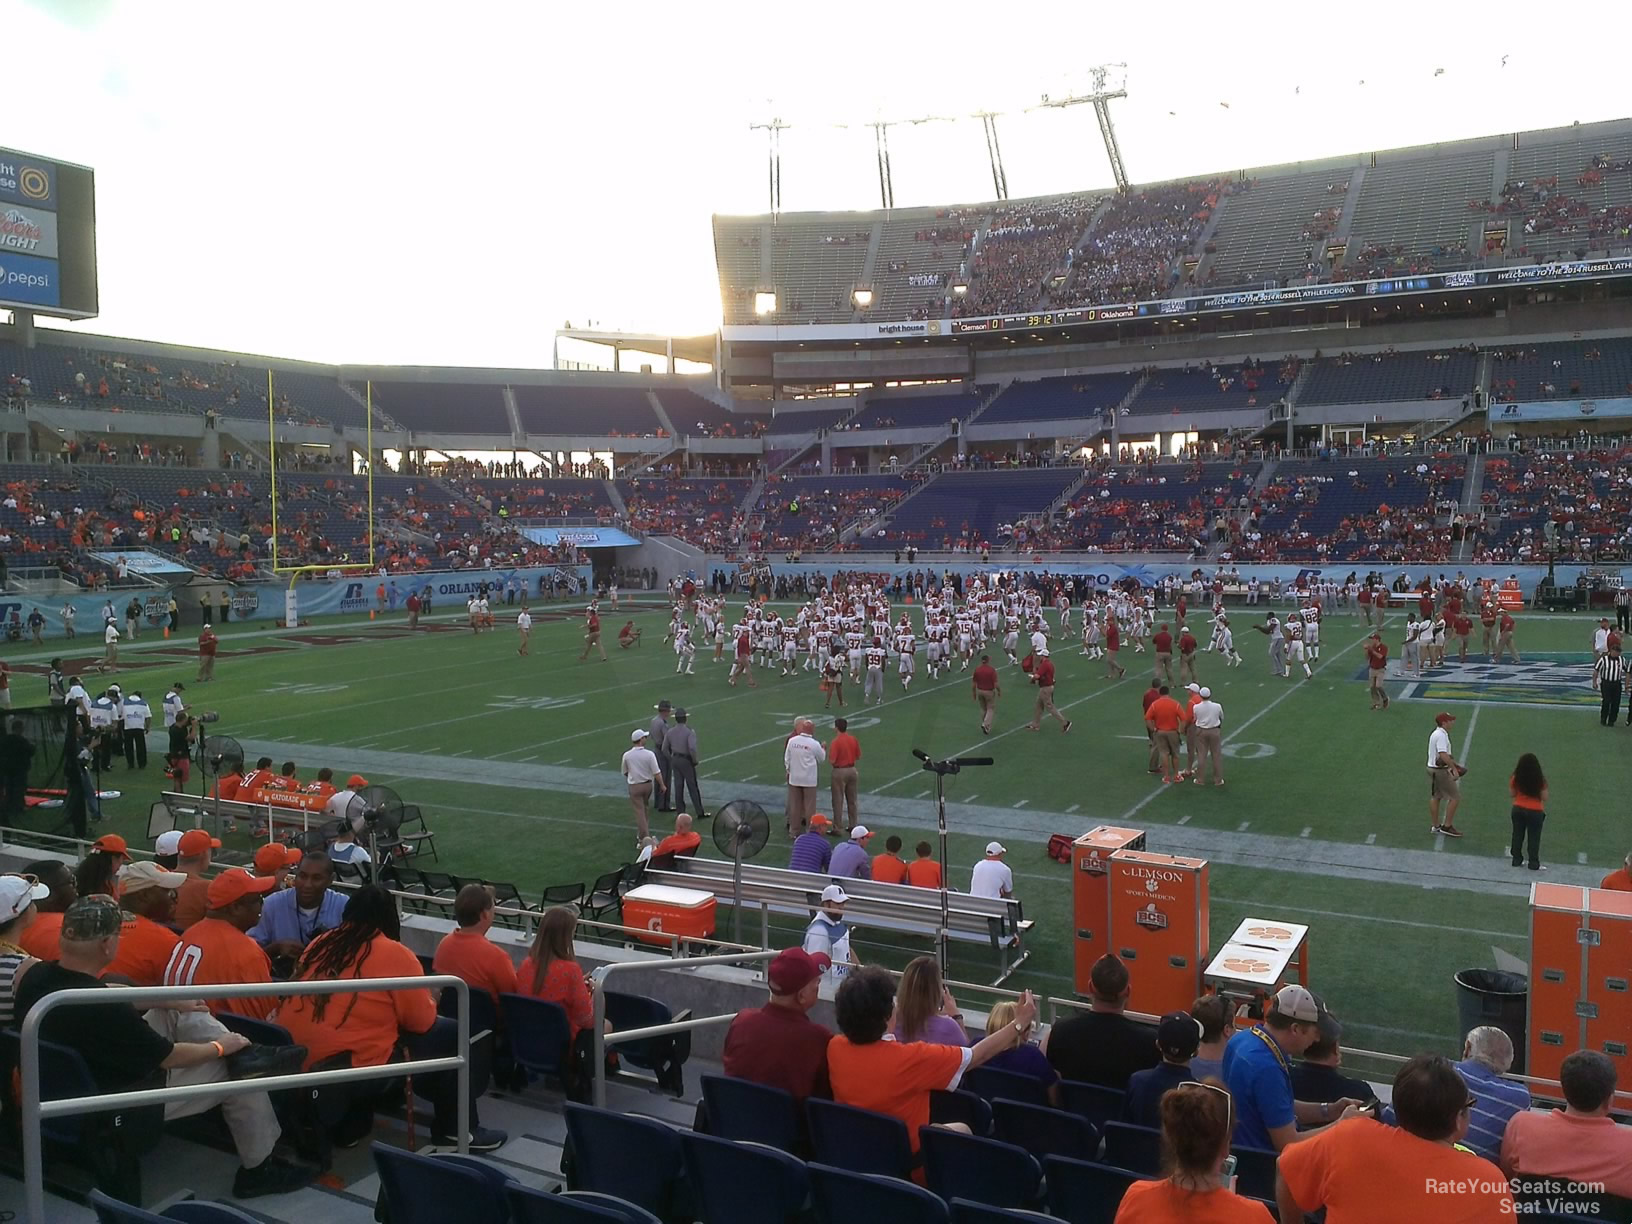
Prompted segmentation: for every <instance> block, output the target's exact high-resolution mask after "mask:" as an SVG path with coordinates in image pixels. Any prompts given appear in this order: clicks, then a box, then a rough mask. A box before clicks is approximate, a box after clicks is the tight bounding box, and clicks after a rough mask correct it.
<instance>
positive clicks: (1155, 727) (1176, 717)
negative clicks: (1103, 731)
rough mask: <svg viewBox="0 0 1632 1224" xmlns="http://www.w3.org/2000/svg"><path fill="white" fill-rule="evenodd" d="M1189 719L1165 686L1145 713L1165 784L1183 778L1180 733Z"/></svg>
mask: <svg viewBox="0 0 1632 1224" xmlns="http://www.w3.org/2000/svg"><path fill="white" fill-rule="evenodd" d="M1189 717H1190V715H1189V714H1188V712H1186V710H1185V708H1184V707H1183V706H1181V705H1180V704H1179V703H1178V702H1176V701H1174V700H1173V698H1171V697H1169V696H1168V695H1167V685H1165V684H1164V685H1162V687H1161V689H1160V690H1159V691H1158V693H1157V697H1156V700H1155V701H1153V702H1151V703H1150V707H1149V708H1148V709H1147V710H1146V711H1145V726H1147V727H1148V728H1150V730H1151V732H1152V733H1153V734H1154V735H1155V737H1156V759H1157V762H1158V764H1160V766H1161V769H1162V781H1163V782H1177V781H1178V780H1179V778H1180V777H1181V776H1182V775H1180V773H1179V731H1180V729H1181V728H1183V726H1184V724H1185V722H1186V721H1187V720H1188V719H1189Z"/></svg>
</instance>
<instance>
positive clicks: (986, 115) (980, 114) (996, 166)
mask: <svg viewBox="0 0 1632 1224" xmlns="http://www.w3.org/2000/svg"><path fill="white" fill-rule="evenodd" d="M975 118H976V119H979V120H980V126H981V127H982V128H983V129H984V130H985V132H986V161H987V162H988V163H989V164H990V165H991V167H992V191H993V192H994V193H995V195H994V197H993V198H994V199H998V200H1006V199H1008V198H1009V174H1008V171H1006V170H1005V169H1003V148H1002V146H1001V145H999V144H998V143H997V112H996V111H989V110H983V111H976V112H975Z"/></svg>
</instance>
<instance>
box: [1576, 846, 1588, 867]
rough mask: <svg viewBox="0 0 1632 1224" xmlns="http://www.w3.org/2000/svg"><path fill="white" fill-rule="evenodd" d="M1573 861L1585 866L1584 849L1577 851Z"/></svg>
mask: <svg viewBox="0 0 1632 1224" xmlns="http://www.w3.org/2000/svg"><path fill="white" fill-rule="evenodd" d="M1575 861H1576V862H1578V863H1580V864H1581V865H1582V866H1585V865H1586V862H1587V852H1586V851H1585V850H1582V851H1580V852H1579V853H1577V854H1576V856H1575Z"/></svg>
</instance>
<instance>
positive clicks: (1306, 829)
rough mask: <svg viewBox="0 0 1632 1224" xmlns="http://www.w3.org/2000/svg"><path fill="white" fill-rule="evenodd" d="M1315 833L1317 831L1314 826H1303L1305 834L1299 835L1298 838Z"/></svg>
mask: <svg viewBox="0 0 1632 1224" xmlns="http://www.w3.org/2000/svg"><path fill="white" fill-rule="evenodd" d="M1314 831H1315V829H1314V826H1313V825H1304V826H1303V832H1302V833H1299V834H1298V836H1299V837H1308V836H1309V834H1311V833H1313V832H1314Z"/></svg>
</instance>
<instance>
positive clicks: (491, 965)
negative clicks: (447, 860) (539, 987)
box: [431, 884, 516, 1004]
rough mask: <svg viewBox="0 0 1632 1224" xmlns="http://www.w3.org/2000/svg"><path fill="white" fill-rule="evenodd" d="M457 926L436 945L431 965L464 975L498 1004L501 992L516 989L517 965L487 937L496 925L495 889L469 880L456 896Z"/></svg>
mask: <svg viewBox="0 0 1632 1224" xmlns="http://www.w3.org/2000/svg"><path fill="white" fill-rule="evenodd" d="M453 920H454V921H455V922H457V923H458V924H459V926H458V929H457V930H453V931H449V932H448V933H447V934H446V935H444V936H443V937H442V942H441V943H439V944H437V945H436V956H435V958H434V959H433V960H432V962H431V969H432V970H433V971H434V972H436V973H447V974H452V975H453V976H454V977H456V978H460V979H462V980H463V981H464V982H465V983H466V984H467V985H468V986H469V987H470V988H471V990H473V991H475V990H485V991H486V992H487V993H488V995H489V996H490V997H491V998H492V1000H493V1002H494V1003H495V1004H496V1003H498V1001H499V996H500V995H501V994H514V993H515V991H516V965H515V962H514V961H512V960H511V959H510V954H509V953H508V952H506V951H505V950H504V949H503V948H501V947H499V945H498V944H496V943H493V942H492V941H491V940H490V939H488V937H487V933H488V931H490V930H492V929H493V890H492V889H491V888H489V887H488V886H487V885H486V884H466V885H465V886H464V887H463V888H461V889H460V890H459V893H458V895H457V896H455V897H454V899H453Z"/></svg>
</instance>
